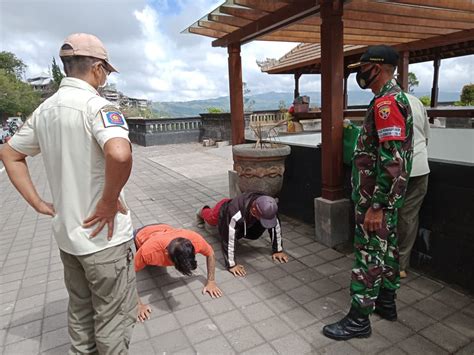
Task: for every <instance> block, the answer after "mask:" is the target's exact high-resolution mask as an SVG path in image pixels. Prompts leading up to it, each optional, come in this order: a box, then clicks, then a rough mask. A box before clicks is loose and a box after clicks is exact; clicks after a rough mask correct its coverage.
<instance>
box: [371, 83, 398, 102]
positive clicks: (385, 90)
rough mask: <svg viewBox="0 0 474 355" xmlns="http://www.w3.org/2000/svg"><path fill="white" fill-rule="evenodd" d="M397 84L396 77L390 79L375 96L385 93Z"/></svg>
mask: <svg viewBox="0 0 474 355" xmlns="http://www.w3.org/2000/svg"><path fill="white" fill-rule="evenodd" d="M395 85H397V81H396V80H395V79H390V80H389V81H387V82H386V83H385V85H384V86H383V87H382V89H381V90H380V92H379V93H378V94H377V95H375V98H378V97H381V96H383V95H385V94H386V93H387V92H388V91H389V90H390V89H391V88H393V87H394V86H395Z"/></svg>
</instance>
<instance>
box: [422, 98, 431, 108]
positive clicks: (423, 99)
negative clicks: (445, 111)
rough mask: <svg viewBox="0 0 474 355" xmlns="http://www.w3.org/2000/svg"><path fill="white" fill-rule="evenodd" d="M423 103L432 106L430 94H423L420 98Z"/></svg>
mask: <svg viewBox="0 0 474 355" xmlns="http://www.w3.org/2000/svg"><path fill="white" fill-rule="evenodd" d="M419 99H420V101H421V103H422V104H423V106H430V105H431V98H430V97H429V96H421V97H420V98H419Z"/></svg>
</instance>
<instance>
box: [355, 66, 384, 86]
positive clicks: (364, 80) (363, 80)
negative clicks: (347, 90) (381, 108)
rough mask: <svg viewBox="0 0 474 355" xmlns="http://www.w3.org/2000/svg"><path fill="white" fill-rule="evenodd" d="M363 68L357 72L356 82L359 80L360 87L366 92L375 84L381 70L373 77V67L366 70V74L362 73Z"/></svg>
mask: <svg viewBox="0 0 474 355" xmlns="http://www.w3.org/2000/svg"><path fill="white" fill-rule="evenodd" d="M361 69H362V68H360V69H359V71H358V72H357V75H356V80H357V84H358V85H359V86H360V88H361V89H363V90H365V89H367V88H368V87H369V86H370V84H372V83H373V82H374V80H375V79H376V78H377V76H378V75H379V73H380V69H379V70H378V72H377V73H375V74H374V75H373V76H370V74H371V73H372V71H373V69H374V68H373V67H372V68H371V69H369V70H366V71H364V72H362V71H361Z"/></svg>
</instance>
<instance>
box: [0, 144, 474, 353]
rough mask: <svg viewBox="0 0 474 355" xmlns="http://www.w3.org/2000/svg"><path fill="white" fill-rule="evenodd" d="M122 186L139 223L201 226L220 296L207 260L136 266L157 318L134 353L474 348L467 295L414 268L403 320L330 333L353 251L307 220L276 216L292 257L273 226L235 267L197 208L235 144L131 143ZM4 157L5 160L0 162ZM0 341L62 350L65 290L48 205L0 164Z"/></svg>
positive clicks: (402, 299)
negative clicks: (43, 207)
mask: <svg viewBox="0 0 474 355" xmlns="http://www.w3.org/2000/svg"><path fill="white" fill-rule="evenodd" d="M133 149H134V150H133V151H134V167H133V172H132V176H131V178H130V181H129V182H128V184H127V187H126V198H127V201H128V204H129V207H130V208H131V210H132V214H133V215H132V217H133V222H134V226H135V227H139V226H141V225H144V224H149V223H168V224H171V225H173V226H181V227H184V228H189V229H193V230H196V231H199V232H200V233H202V234H203V235H204V236H205V238H206V239H207V240H208V241H209V242H210V243H211V244H212V246H213V247H214V250H215V252H216V257H217V258H218V261H219V262H218V265H217V270H216V280H217V282H218V285H219V287H220V288H221V289H222V291H223V292H224V296H223V297H221V298H219V299H217V300H213V299H211V298H210V297H209V296H208V295H202V294H201V290H202V287H203V284H204V282H205V279H206V271H205V270H206V269H205V260H204V258H201V256H200V255H199V256H198V265H199V266H198V270H197V272H196V275H195V276H193V277H184V276H181V275H180V274H178V273H177V272H176V271H175V270H174V268H167V269H165V268H156V267H149V268H147V269H145V270H143V271H141V272H139V273H138V274H137V280H138V289H139V293H140V295H141V296H142V299H143V300H144V301H145V302H147V303H150V304H151V307H152V309H153V312H152V319H151V320H149V321H147V322H146V323H144V324H137V326H136V327H135V331H134V334H133V339H132V344H131V350H130V353H131V354H139V355H146V354H164V353H166V354H196V353H199V354H231V353H239V354H240V353H242V354H259V355H261V354H277V353H280V354H307V353H308V354H378V353H381V354H382V353H383V354H405V353H406V354H452V353H456V354H473V353H474V302H473V298H472V296H469V295H466V294H463V293H462V291H460V290H455V289H453V288H452V287H449V286H448V285H446V284H443V283H441V282H439V281H436V280H432V279H430V278H428V277H426V276H423V275H420V274H417V273H415V272H413V271H411V272H410V274H409V278H408V279H406V280H403V282H402V287H401V290H400V291H399V293H398V301H397V304H398V307H399V320H398V321H397V322H388V321H385V320H381V319H380V318H379V317H377V316H373V317H372V327H373V335H372V337H371V338H369V339H357V340H350V341H347V342H336V341H333V340H330V339H327V338H325V337H324V336H323V335H322V334H321V328H322V326H323V325H324V324H327V323H329V322H333V321H336V320H338V319H339V318H341V317H342V316H344V314H345V312H346V311H347V309H348V307H349V290H348V286H349V278H350V271H349V270H350V268H351V265H352V256H351V255H347V256H346V255H343V254H341V253H339V252H337V251H335V250H332V249H328V248H326V247H324V246H323V245H321V244H319V243H317V242H315V241H314V226H311V225H307V224H304V223H301V222H299V221H296V220H294V219H290V218H288V217H285V216H282V228H283V238H284V244H283V246H284V249H285V250H286V252H287V253H288V254H289V256H290V262H289V263H287V264H281V265H280V264H275V263H273V262H272V260H271V255H270V251H271V246H270V243H269V240H268V238H267V237H266V235H265V237H264V238H260V240H258V241H251V242H243V243H240V245H239V248H238V252H237V258H238V260H240V262H242V263H243V264H244V265H245V267H246V269H247V273H248V275H247V276H246V277H245V278H236V277H234V276H232V275H231V274H230V273H229V272H228V271H226V270H225V268H224V267H223V264H222V261H223V258H222V253H221V250H220V244H219V242H218V239H217V237H216V236H215V235H214V233H213V232H212V231H206V230H202V229H198V228H197V227H196V226H195V224H194V214H195V211H196V209H197V208H198V207H200V206H202V205H204V204H212V203H214V202H216V201H218V200H219V199H221V198H223V197H225V196H226V195H227V193H228V180H227V171H228V170H229V169H230V168H231V167H232V159H231V155H230V147H223V148H204V147H202V146H200V145H199V144H182V145H169V146H161V147H148V148H144V147H139V146H134V147H133ZM28 162H29V166H30V169H31V173H32V179H33V180H34V182H35V184H36V186H37V187H38V189H39V192H40V193H41V194H42V195H43V196H45V198H46V199H48V198H49V195H50V194H49V188H48V186H47V182H46V176H45V173H44V169H43V166H42V160H41V157H36V158H32V159H29V160H28ZM1 169H2V166H1V165H0V171H1ZM0 196H1V198H0V267H1V275H0V353H3V354H15V355H21V354H66V352H67V349H68V342H69V339H68V334H67V324H66V323H67V322H66V309H67V292H66V289H65V287H64V284H63V268H62V264H61V261H60V258H59V251H58V248H57V246H56V243H55V241H54V240H53V238H52V236H51V226H50V220H49V218H48V217H44V216H39V215H37V214H36V213H35V212H34V211H33V210H32V209H31V208H29V207H27V205H26V203H25V202H24V201H23V200H22V199H21V198H20V196H19V194H18V193H17V192H16V190H14V188H13V187H12V185H11V184H10V182H9V180H8V178H7V176H6V174H5V173H4V172H3V173H0Z"/></svg>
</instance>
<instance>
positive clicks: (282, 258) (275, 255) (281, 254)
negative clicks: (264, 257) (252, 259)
mask: <svg viewBox="0 0 474 355" xmlns="http://www.w3.org/2000/svg"><path fill="white" fill-rule="evenodd" d="M272 260H273V261H275V260H276V261H279V262H280V263H287V262H288V255H286V254H285V253H284V252H282V251H281V252H278V253H273V255H272Z"/></svg>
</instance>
